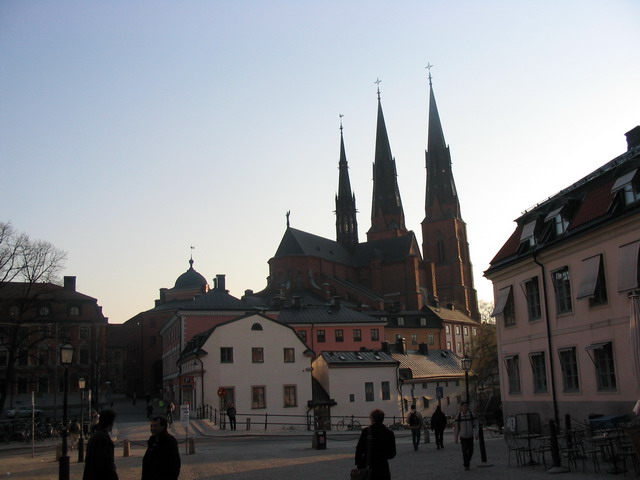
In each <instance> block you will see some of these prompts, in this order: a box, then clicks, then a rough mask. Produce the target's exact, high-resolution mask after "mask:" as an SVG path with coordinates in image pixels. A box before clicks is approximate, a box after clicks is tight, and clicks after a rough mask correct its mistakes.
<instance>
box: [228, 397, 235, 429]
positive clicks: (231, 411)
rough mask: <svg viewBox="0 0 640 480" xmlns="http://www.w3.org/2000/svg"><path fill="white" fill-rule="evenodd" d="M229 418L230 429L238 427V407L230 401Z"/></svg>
mask: <svg viewBox="0 0 640 480" xmlns="http://www.w3.org/2000/svg"><path fill="white" fill-rule="evenodd" d="M227 418H228V419H229V430H235V429H236V407H234V406H233V403H230V404H229V406H228V407H227Z"/></svg>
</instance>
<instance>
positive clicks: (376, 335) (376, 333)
mask: <svg viewBox="0 0 640 480" xmlns="http://www.w3.org/2000/svg"><path fill="white" fill-rule="evenodd" d="M371 340H372V341H374V342H377V341H378V340H380V331H379V330H378V329H377V328H372V329H371Z"/></svg>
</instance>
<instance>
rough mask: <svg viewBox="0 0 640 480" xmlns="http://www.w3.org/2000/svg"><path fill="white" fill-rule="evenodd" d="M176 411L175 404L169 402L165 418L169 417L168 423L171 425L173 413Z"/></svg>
mask: <svg viewBox="0 0 640 480" xmlns="http://www.w3.org/2000/svg"><path fill="white" fill-rule="evenodd" d="M175 410H176V406H175V405H174V403H173V402H172V401H171V400H169V401H168V402H167V407H166V409H165V412H164V413H165V417H167V423H168V424H169V425H171V424H172V423H173V412H175Z"/></svg>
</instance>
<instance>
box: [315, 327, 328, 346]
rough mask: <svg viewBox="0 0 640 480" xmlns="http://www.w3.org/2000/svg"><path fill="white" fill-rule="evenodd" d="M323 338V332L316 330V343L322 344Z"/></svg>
mask: <svg viewBox="0 0 640 480" xmlns="http://www.w3.org/2000/svg"><path fill="white" fill-rule="evenodd" d="M325 340H326V339H325V336H324V330H318V331H317V332H316V341H317V342H318V343H324V342H325Z"/></svg>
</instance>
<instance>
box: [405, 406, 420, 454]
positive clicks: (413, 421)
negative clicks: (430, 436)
mask: <svg viewBox="0 0 640 480" xmlns="http://www.w3.org/2000/svg"><path fill="white" fill-rule="evenodd" d="M407 423H408V424H409V429H410V430H411V440H412V441H413V449H414V450H416V451H417V450H418V445H419V444H420V432H421V429H422V415H421V414H420V412H418V411H417V410H416V406H415V404H414V405H411V410H410V411H409V415H407Z"/></svg>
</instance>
